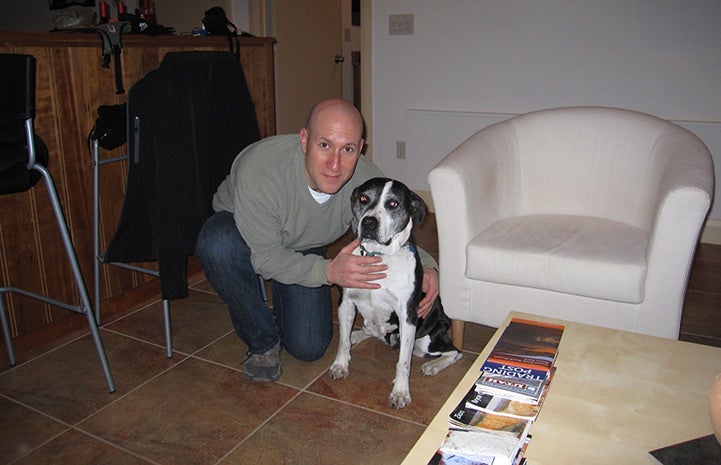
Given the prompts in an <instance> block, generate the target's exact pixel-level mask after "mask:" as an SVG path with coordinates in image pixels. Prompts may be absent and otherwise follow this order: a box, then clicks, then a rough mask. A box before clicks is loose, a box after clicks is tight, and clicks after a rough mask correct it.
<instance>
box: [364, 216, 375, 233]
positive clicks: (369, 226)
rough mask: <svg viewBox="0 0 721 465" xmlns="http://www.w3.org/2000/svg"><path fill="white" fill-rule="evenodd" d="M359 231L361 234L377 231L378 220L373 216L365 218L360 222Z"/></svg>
mask: <svg viewBox="0 0 721 465" xmlns="http://www.w3.org/2000/svg"><path fill="white" fill-rule="evenodd" d="M361 229H362V230H363V232H370V231H375V230H376V229H378V220H377V219H376V218H375V217H373V216H366V217H365V218H363V220H362V221H361Z"/></svg>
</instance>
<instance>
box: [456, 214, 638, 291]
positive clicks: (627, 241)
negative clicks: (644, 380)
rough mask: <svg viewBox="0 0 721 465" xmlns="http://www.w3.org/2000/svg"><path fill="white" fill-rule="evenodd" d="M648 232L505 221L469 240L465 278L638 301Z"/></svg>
mask: <svg viewBox="0 0 721 465" xmlns="http://www.w3.org/2000/svg"><path fill="white" fill-rule="evenodd" d="M647 243H648V233H647V232H646V231H644V230H642V229H639V228H636V227H633V226H630V225H627V224H624V223H619V222H617V221H609V220H605V219H602V218H592V217H588V216H572V215H528V216H517V217H512V218H506V219H503V220H500V221H498V222H497V223H495V224H493V225H492V226H491V227H490V228H488V229H487V230H485V231H484V232H482V233H481V234H478V235H477V236H476V237H474V238H473V239H471V241H470V242H469V243H468V246H467V248H466V260H467V268H466V276H467V277H468V278H469V279H477V280H482V281H490V282H494V283H498V284H511V285H514V286H525V287H533V288H537V289H547V290H551V291H556V292H564V293H568V294H576V295H581V296H585V297H594V298H597V299H607V300H618V301H621V302H629V303H639V302H641V301H642V300H643V294H644V285H645V282H646V245H647Z"/></svg>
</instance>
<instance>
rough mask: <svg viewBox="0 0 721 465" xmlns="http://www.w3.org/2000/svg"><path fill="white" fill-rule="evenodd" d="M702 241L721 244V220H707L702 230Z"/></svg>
mask: <svg viewBox="0 0 721 465" xmlns="http://www.w3.org/2000/svg"><path fill="white" fill-rule="evenodd" d="M701 242H703V243H704V244H715V245H721V220H706V224H705V225H704V228H703V231H701Z"/></svg>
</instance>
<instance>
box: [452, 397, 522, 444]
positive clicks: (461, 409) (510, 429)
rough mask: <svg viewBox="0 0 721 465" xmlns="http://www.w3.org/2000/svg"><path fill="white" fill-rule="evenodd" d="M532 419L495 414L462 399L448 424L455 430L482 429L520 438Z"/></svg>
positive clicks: (490, 432) (491, 432)
mask: <svg viewBox="0 0 721 465" xmlns="http://www.w3.org/2000/svg"><path fill="white" fill-rule="evenodd" d="M529 423H530V421H529V420H528V419H525V418H515V417H509V416H505V415H495V414H493V413H488V412H483V411H480V410H477V409H473V408H468V407H466V403H465V400H464V401H462V402H461V403H460V404H459V405H458V406H457V407H456V408H455V409H454V410H453V412H451V414H450V416H449V417H448V424H449V426H450V428H451V429H453V430H466V431H482V432H485V433H489V434H496V435H499V436H511V437H516V438H518V437H519V435H520V434H521V433H523V431H525V430H526V428H527V427H528V424H529Z"/></svg>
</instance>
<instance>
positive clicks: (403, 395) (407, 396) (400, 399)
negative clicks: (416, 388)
mask: <svg viewBox="0 0 721 465" xmlns="http://www.w3.org/2000/svg"><path fill="white" fill-rule="evenodd" d="M410 404H411V393H410V392H408V391H405V392H403V391H396V390H394V391H393V392H391V395H390V397H388V405H390V406H391V407H393V408H396V409H402V408H403V407H406V406H408V405H410Z"/></svg>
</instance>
